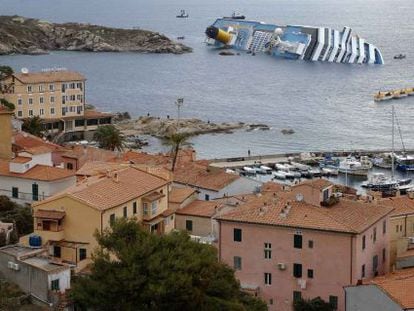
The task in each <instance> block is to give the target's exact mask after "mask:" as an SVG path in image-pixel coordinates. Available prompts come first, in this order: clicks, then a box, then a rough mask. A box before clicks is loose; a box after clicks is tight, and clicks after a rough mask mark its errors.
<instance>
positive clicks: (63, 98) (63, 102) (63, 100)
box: [62, 96, 66, 105]
mask: <svg viewBox="0 0 414 311" xmlns="http://www.w3.org/2000/svg"><path fill="white" fill-rule="evenodd" d="M62 104H63V105H64V104H66V99H65V96H62Z"/></svg>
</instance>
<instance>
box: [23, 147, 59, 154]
mask: <svg viewBox="0 0 414 311" xmlns="http://www.w3.org/2000/svg"><path fill="white" fill-rule="evenodd" d="M22 151H23V152H27V153H30V154H44V153H50V152H52V151H51V148H50V147H48V146H35V147H29V148H24V149H23V150H22Z"/></svg>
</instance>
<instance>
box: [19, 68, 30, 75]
mask: <svg viewBox="0 0 414 311" xmlns="http://www.w3.org/2000/svg"><path fill="white" fill-rule="evenodd" d="M21 72H22V73H24V74H28V73H29V69H27V68H26V67H23V68H22V69H21Z"/></svg>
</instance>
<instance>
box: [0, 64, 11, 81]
mask: <svg viewBox="0 0 414 311" xmlns="http://www.w3.org/2000/svg"><path fill="white" fill-rule="evenodd" d="M11 74H13V68H12V67H10V66H4V65H0V79H3V78H5V77H7V76H9V75H11Z"/></svg>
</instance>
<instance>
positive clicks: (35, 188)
mask: <svg viewBox="0 0 414 311" xmlns="http://www.w3.org/2000/svg"><path fill="white" fill-rule="evenodd" d="M32 200H33V201H39V185H38V184H33V185H32Z"/></svg>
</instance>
